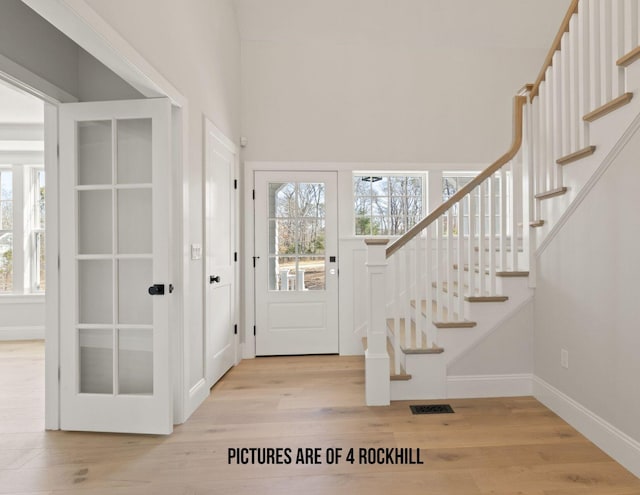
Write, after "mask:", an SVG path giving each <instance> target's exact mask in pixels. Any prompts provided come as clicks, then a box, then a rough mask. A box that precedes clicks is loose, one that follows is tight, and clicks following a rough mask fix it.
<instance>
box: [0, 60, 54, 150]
mask: <svg viewBox="0 0 640 495" xmlns="http://www.w3.org/2000/svg"><path fill="white" fill-rule="evenodd" d="M0 56H1V55H0ZM0 141H44V125H43V124H32V123H20V122H0Z"/></svg>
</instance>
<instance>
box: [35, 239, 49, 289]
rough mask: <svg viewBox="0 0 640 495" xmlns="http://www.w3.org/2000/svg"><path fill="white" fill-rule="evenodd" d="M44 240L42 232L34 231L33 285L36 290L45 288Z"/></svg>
mask: <svg viewBox="0 0 640 495" xmlns="http://www.w3.org/2000/svg"><path fill="white" fill-rule="evenodd" d="M45 251H46V249H45V240H44V232H36V235H35V265H34V269H35V285H36V287H35V288H36V290H45V288H46V276H45V274H46V264H45V258H44V256H45Z"/></svg>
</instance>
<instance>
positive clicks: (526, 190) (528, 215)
mask: <svg viewBox="0 0 640 495" xmlns="http://www.w3.org/2000/svg"><path fill="white" fill-rule="evenodd" d="M574 47H575V44H574ZM524 117H525V118H524V125H525V128H524V134H523V135H524V143H523V153H522V156H523V157H524V162H523V164H522V191H523V198H522V217H521V218H522V250H523V254H522V259H523V261H524V263H525V264H526V266H527V268H528V267H529V256H530V253H531V252H532V250H531V245H530V242H531V237H532V232H531V230H532V229H530V228H529V224H530V223H531V222H532V221H533V204H534V192H533V182H532V177H533V176H532V174H533V146H532V140H533V134H534V129H533V112H532V106H531V104H529V105H526V107H525V114H524ZM492 295H493V294H492Z"/></svg>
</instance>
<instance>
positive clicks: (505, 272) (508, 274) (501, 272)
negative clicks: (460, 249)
mask: <svg viewBox="0 0 640 495" xmlns="http://www.w3.org/2000/svg"><path fill="white" fill-rule="evenodd" d="M485 266H486V265H485ZM453 269H454V270H457V269H458V264H457V263H454V264H453ZM463 270H464V271H465V272H468V271H469V265H468V264H465V265H464V266H463ZM475 272H476V273H480V266H479V265H478V264H476V265H475ZM484 273H485V275H490V271H489V269H488V268H485V269H484ZM495 274H496V277H528V276H529V272H527V271H518V270H497V271H496V273H495Z"/></svg>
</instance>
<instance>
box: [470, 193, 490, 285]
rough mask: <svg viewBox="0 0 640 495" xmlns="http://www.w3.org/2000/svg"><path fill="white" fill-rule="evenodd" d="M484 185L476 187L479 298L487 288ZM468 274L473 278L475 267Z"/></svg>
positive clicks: (471, 267)
mask: <svg viewBox="0 0 640 495" xmlns="http://www.w3.org/2000/svg"><path fill="white" fill-rule="evenodd" d="M486 183H487V181H484V182H483V183H482V184H480V186H479V187H478V224H479V229H478V230H479V231H478V245H479V246H480V248H479V249H480V252H479V253H478V289H479V291H480V295H481V296H484V295H485V292H486V290H487V286H486V282H487V280H486V278H485V276H484V267H485V265H486V264H487V251H486V249H487V245H486V242H485V239H486V235H487V228H486V224H485V220H486V218H485V217H486V209H485V207H486V203H485V196H486V193H487V189H486V187H487V186H486ZM469 272H471V274H472V276H475V273H476V267H475V266H470V267H469Z"/></svg>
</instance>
